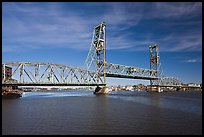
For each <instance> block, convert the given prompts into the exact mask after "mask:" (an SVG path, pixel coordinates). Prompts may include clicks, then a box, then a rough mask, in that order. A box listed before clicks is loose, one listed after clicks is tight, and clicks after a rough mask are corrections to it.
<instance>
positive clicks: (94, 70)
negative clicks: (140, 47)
mask: <svg viewBox="0 0 204 137" xmlns="http://www.w3.org/2000/svg"><path fill="white" fill-rule="evenodd" d="M149 50H150V69H144V68H139V67H133V66H126V65H119V64H113V63H109V62H107V61H106V24H105V22H102V23H101V24H99V25H97V26H96V27H94V30H93V37H92V41H91V47H90V50H89V53H88V56H87V58H86V61H85V63H84V65H83V67H82V68H78V67H71V66H67V65H63V64H54V63H44V62H6V63H2V73H3V75H2V85H16V86H105V85H106V77H117V78H132V79H145V80H150V85H151V86H155V85H160V86H162V85H165V86H170V85H172V86H178V85H181V81H179V80H177V79H175V78H173V77H162V76H161V65H160V62H159V51H158V50H159V47H158V45H157V44H154V45H150V46H149ZM8 67H10V68H12V74H11V76H7V75H8V74H7V73H6V69H7V68H8Z"/></svg>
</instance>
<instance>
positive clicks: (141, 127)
mask: <svg viewBox="0 0 204 137" xmlns="http://www.w3.org/2000/svg"><path fill="white" fill-rule="evenodd" d="M2 135H202V92H201V91H195V92H176V91H174V92H162V93H155V92H144V91H112V92H110V94H109V95H94V94H93V91H46V92H45V91H44V92H43V91H38V92H25V93H24V94H23V96H22V97H21V98H19V99H2Z"/></svg>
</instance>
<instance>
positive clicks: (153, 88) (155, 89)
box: [147, 86, 162, 92]
mask: <svg viewBox="0 0 204 137" xmlns="http://www.w3.org/2000/svg"><path fill="white" fill-rule="evenodd" d="M147 91H148V92H162V91H161V87H160V86H149V87H148V88H147Z"/></svg>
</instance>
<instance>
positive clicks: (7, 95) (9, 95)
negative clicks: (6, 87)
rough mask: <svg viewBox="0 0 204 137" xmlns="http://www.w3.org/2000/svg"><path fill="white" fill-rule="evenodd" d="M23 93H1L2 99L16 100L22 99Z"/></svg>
mask: <svg viewBox="0 0 204 137" xmlns="http://www.w3.org/2000/svg"><path fill="white" fill-rule="evenodd" d="M22 93H23V92H2V99H16V98H20V97H22Z"/></svg>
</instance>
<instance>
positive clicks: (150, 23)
mask: <svg viewBox="0 0 204 137" xmlns="http://www.w3.org/2000/svg"><path fill="white" fill-rule="evenodd" d="M102 21H105V22H106V24H107V25H106V35H107V39H106V40H107V42H106V46H107V62H110V63H115V64H121V65H128V66H135V67H140V68H149V66H150V65H149V45H150V44H152V43H157V44H158V45H159V54H160V62H161V65H162V70H163V76H173V77H176V78H178V79H180V80H181V81H182V82H183V83H191V82H193V83H198V84H200V83H202V3H200V2H192V3H191V2H184V3H182V2H175V3H174V2H171V3H167V2H133V3H132V2H122V3H120V2H76V3H74V2H59V3H58V2H40V3H38V2H34V3H32V2H18V3H13V2H8V3H7V2H4V3H3V4H2V40H3V41H2V61H3V62H10V61H25V62H27V61H30V62H52V63H58V64H65V65H68V66H76V67H82V66H83V63H84V61H85V59H86V57H87V55H88V51H89V48H90V45H91V39H92V33H93V28H94V26H96V25H98V24H99V23H101V22H102ZM139 83H142V84H145V85H146V84H149V81H147V80H132V79H118V78H117V79H115V78H108V79H107V84H108V85H118V84H120V85H127V84H128V85H134V84H139Z"/></svg>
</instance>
